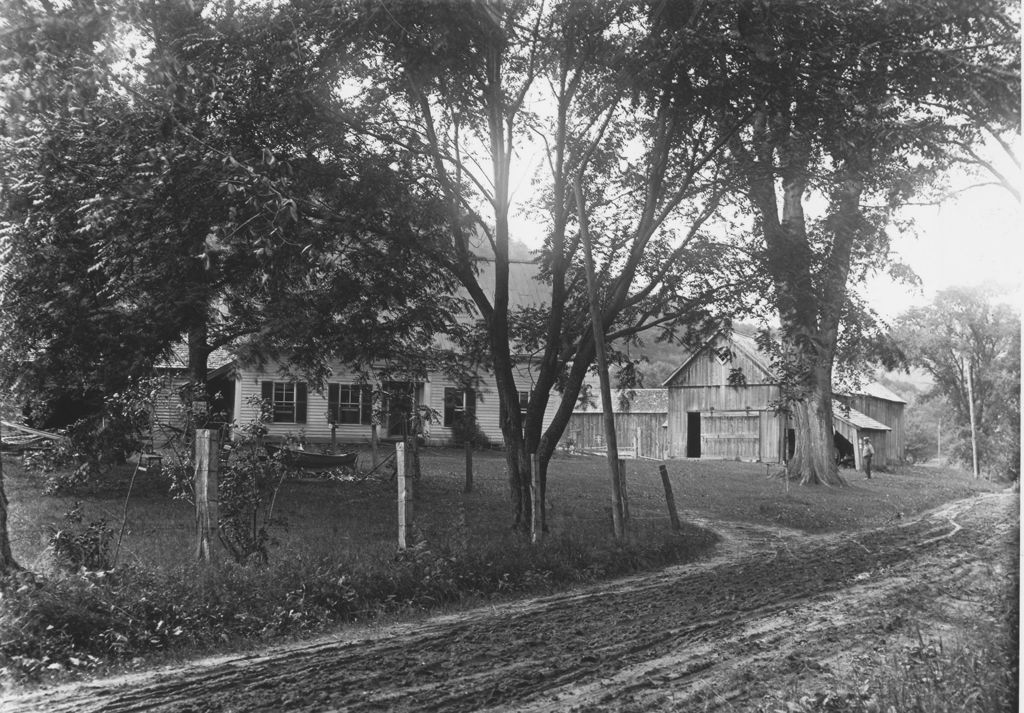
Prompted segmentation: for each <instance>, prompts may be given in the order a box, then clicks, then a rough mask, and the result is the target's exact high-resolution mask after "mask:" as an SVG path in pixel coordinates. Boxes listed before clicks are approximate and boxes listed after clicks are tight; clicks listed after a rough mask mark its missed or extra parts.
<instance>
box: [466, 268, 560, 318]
mask: <svg viewBox="0 0 1024 713" xmlns="http://www.w3.org/2000/svg"><path fill="white" fill-rule="evenodd" d="M494 265H495V262H494V260H493V259H490V258H484V259H481V260H479V261H478V262H477V268H478V272H477V278H476V279H477V281H478V282H479V283H480V287H481V288H483V291H484V294H486V295H487V296H488V297H493V296H494V279H495V270H494ZM539 274H540V266H539V265H537V262H536V261H535V260H509V264H508V303H509V307H512V308H516V307H540V306H542V305H544V304H546V303H547V290H545V288H544V287H545V286H544V283H543V282H541V281H540V280H538V279H537V276H538V275H539ZM466 296H467V297H468V294H467V295H466Z"/></svg>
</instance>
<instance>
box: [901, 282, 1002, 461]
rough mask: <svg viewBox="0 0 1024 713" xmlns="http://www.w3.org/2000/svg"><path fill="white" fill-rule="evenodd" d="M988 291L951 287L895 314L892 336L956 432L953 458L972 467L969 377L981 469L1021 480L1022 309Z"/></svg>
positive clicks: (953, 442)
mask: <svg viewBox="0 0 1024 713" xmlns="http://www.w3.org/2000/svg"><path fill="white" fill-rule="evenodd" d="M997 298H998V295H997V294H996V293H995V292H994V291H993V290H992V289H985V288H975V289H967V288H955V289H949V290H944V291H942V292H940V293H938V294H937V295H936V296H935V299H934V300H933V301H932V303H931V304H929V305H927V306H925V307H918V308H914V309H912V310H910V311H908V312H906V313H905V314H903V315H902V316H901V317H900V320H899V324H898V328H897V335H898V338H899V341H900V344H901V345H902V346H903V348H904V349H905V351H906V353H907V356H908V358H909V359H910V361H911V363H913V364H914V365H916V366H919V367H921V368H923V369H924V370H925V371H926V372H928V374H929V375H930V376H931V377H932V379H934V382H935V385H934V387H933V389H932V392H931V394H932V395H933V396H943V397H945V402H946V403H947V404H948V408H949V410H950V412H951V416H952V420H953V423H954V426H955V428H956V431H955V433H954V435H953V438H952V439H951V441H952V443H951V448H952V455H953V457H954V458H955V459H957V460H959V461H960V462H962V463H967V464H970V463H971V433H970V401H969V397H968V383H967V381H968V373H969V374H970V379H971V391H973V395H974V414H975V424H976V429H977V438H978V460H979V467H980V468H981V469H982V470H983V471H985V472H987V473H989V474H990V475H992V476H993V477H996V478H1000V479H1002V478H1018V477H1020V344H1021V322H1020V312H1019V311H1017V310H1016V309H1014V308H1013V307H1011V306H1010V305H1007V304H1005V303H1001V302H999V301H997Z"/></svg>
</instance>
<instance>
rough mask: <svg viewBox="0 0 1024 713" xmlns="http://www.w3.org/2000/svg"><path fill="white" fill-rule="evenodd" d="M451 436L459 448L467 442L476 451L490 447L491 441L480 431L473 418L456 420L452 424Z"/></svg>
mask: <svg viewBox="0 0 1024 713" xmlns="http://www.w3.org/2000/svg"><path fill="white" fill-rule="evenodd" d="M452 436H453V437H454V438H455V442H456V443H457V444H458V445H460V446H461V445H463V444H464V443H466V441H469V444H470V445H471V446H473V448H476V449H478V450H483V449H486V448H490V447H491V439H490V438H488V437H487V434H486V433H484V432H483V431H481V430H480V424H478V423H477V421H476V419H475V418H465V417H463V418H458V419H456V420H455V422H454V423H453V424H452Z"/></svg>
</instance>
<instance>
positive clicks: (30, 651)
mask: <svg viewBox="0 0 1024 713" xmlns="http://www.w3.org/2000/svg"><path fill="white" fill-rule="evenodd" d="M711 542H712V540H711V535H709V534H707V533H704V532H703V531H699V530H696V529H691V530H689V531H688V532H687V533H686V537H680V536H672V537H667V538H665V539H655V540H649V541H646V542H635V543H631V544H628V545H617V544H614V543H587V544H585V543H584V542H582V541H581V540H579V539H573V538H570V537H561V538H554V539H552V540H550V541H549V542H546V543H545V544H543V545H542V546H539V547H535V546H531V545H529V544H528V543H525V542H522V541H519V540H515V539H512V538H510V540H509V541H508V542H506V543H503V544H501V545H499V546H494V547H492V548H490V549H488V550H482V551H477V552H472V553H468V554H465V555H456V554H454V553H453V552H451V551H449V550H446V549H433V548H431V547H430V546H429V545H428V544H427V543H426V542H421V543H420V544H419V545H418V546H417V547H414V548H411V549H409V550H407V551H405V552H401V553H398V554H397V555H395V556H393V557H391V558H387V559H385V558H381V559H376V560H357V561H349V562H342V563H338V562H331V561H329V560H326V559H319V560H301V559H299V560H282V561H281V562H274V563H272V564H270V565H268V566H266V567H244V566H240V565H238V564H236V563H234V562H224V563H223V564H222V565H221V566H219V567H216V568H213V567H202V566H199V565H189V566H183V567H178V568H168V569H166V570H154V569H146V568H141V567H138V566H124V567H119V568H117V569H115V570H113V571H110V572H90V571H79V572H76V573H69V572H64V573H59V574H58V575H57V576H55V577H53V578H43V577H39V576H37V575H32V574H29V573H17V574H13V575H10V576H8V577H7V578H6V579H3V580H0V594H2V599H0V630H3V631H4V632H5V634H4V637H3V639H2V640H0V673H2V674H4V675H6V676H7V677H11V678H15V679H22V680H25V679H38V678H41V677H44V676H46V675H48V674H53V673H55V672H56V673H59V672H62V671H68V670H76V669H77V670H81V669H87V668H91V667H94V666H97V665H99V664H116V663H118V662H124V661H126V660H131V659H133V658H135V657H138V656H143V655H146V654H150V653H153V652H156V651H160V650H164V649H170V648H175V647H181V648H184V647H189V648H195V647H199V648H203V647H207V648H212V647H215V646H217V645H222V644H223V642H225V641H241V640H248V641H256V640H266V639H271V638H274V637H276V636H279V635H281V634H283V633H312V632H316V631H321V630H323V629H325V628H326V627H328V626H329V625H331V624H335V623H340V622H351V621H366V620H369V619H374V618H376V617H378V616H380V615H382V614H385V613H396V612H398V613H401V612H414V611H417V612H418V611H426V610H430V609H433V608H436V607H439V606H443V605H446V604H452V603H457V602H460V601H474V600H486V599H491V598H494V597H496V596H503V595H506V594H513V593H525V592H547V591H550V590H551V589H552V588H554V587H557V586H563V585H567V584H573V583H577V582H585V581H592V580H596V579H599V578H605V577H611V576H616V575H622V574H626V573H631V572H634V571H637V570H638V569H641V568H652V567H657V566H661V565H664V564H667V563H670V562H677V561H682V560H686V559H691V558H693V557H695V556H696V555H697V554H698V553H699V552H700V551H702V550H703V549H704V548H705V547H707V546H709V545H710V544H711Z"/></svg>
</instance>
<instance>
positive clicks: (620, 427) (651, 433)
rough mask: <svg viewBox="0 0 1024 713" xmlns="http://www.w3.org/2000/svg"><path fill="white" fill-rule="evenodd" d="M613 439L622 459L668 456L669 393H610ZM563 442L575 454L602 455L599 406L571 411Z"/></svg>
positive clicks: (641, 390)
mask: <svg viewBox="0 0 1024 713" xmlns="http://www.w3.org/2000/svg"><path fill="white" fill-rule="evenodd" d="M612 404H613V408H614V413H615V440H616V443H617V445H618V449H619V453H620V455H621V456H622V457H623V458H627V457H634V458H652V459H657V460H662V459H664V458H666V457H667V454H668V424H667V422H666V420H667V418H668V391H667V390H666V389H632V390H629V391H625V392H620V393H616V394H613V401H612ZM563 439H566V442H567V443H568V439H571V441H572V448H573V449H574V450H577V451H597V452H604V451H606V450H607V448H608V444H607V442H606V438H605V432H604V411H603V409H602V408H601V405H600V404H597V405H596V406H593V405H590V404H583V405H579V406H577V408H576V409H574V410H573V412H572V416H570V417H569V423H568V425H567V426H566V428H565V435H564V436H563Z"/></svg>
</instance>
